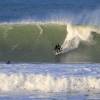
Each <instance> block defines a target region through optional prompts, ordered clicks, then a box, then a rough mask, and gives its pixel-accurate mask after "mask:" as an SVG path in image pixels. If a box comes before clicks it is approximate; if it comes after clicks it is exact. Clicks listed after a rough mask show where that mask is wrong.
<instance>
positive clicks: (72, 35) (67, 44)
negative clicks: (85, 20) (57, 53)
mask: <svg viewBox="0 0 100 100" xmlns="http://www.w3.org/2000/svg"><path fill="white" fill-rule="evenodd" d="M66 31H67V35H66V38H65V40H64V43H63V44H62V49H63V51H62V52H68V51H70V50H73V49H76V48H78V47H79V44H80V42H85V43H86V44H94V39H93V32H94V33H97V34H100V30H99V29H98V28H96V27H93V26H92V27H90V26H85V25H84V26H80V25H71V24H67V26H66Z"/></svg>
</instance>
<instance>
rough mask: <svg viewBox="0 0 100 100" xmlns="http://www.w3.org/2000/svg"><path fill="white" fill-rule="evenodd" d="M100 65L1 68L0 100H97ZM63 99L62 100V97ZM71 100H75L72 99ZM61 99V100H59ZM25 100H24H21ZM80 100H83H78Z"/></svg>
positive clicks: (4, 66) (21, 65)
mask: <svg viewBox="0 0 100 100" xmlns="http://www.w3.org/2000/svg"><path fill="white" fill-rule="evenodd" d="M99 73H100V65H99V64H96V63H95V64H10V65H7V64H3V63H2V64H0V99H2V98H10V99H12V98H13V96H14V97H15V98H16V99H15V100H17V99H18V98H20V99H21V98H23V99H24V97H27V98H26V99H29V100H30V99H32V100H37V99H46V100H52V99H53V98H54V99H56V100H62V99H63V100H66V97H68V98H69V100H74V98H76V99H77V98H80V97H82V99H81V100H83V99H84V98H85V99H86V98H93V97H94V96H95V97H96V98H98V93H100V86H99V84H100V75H99ZM60 95H63V96H60ZM70 97H72V98H70ZM59 98H60V99H59ZM21 100H22V99H21ZM78 100H80V99H78Z"/></svg>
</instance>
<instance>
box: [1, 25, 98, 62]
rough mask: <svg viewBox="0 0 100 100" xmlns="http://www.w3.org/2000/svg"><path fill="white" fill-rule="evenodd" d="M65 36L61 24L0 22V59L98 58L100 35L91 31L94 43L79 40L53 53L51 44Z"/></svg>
mask: <svg viewBox="0 0 100 100" xmlns="http://www.w3.org/2000/svg"><path fill="white" fill-rule="evenodd" d="M41 29H42V33H41ZM65 37H66V26H65V25H59V24H44V25H43V24H41V25H40V26H39V27H38V25H36V24H13V25H10V24H8V25H0V61H7V60H11V61H13V62H47V63H49V62H51V63H54V62H58V63H60V62H61V63H67V62H100V53H99V51H100V35H97V34H94V40H95V45H86V44H83V43H81V44H80V46H79V48H78V49H76V50H73V51H70V52H68V53H65V54H62V55H59V56H55V55H54V51H53V49H54V46H55V45H56V44H57V43H60V44H62V43H63V41H64V39H65Z"/></svg>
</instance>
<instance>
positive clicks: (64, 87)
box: [0, 73, 100, 93]
mask: <svg viewBox="0 0 100 100" xmlns="http://www.w3.org/2000/svg"><path fill="white" fill-rule="evenodd" d="M99 84H100V77H93V76H88V77H86V76H81V77H79V76H68V77H64V76H62V77H54V76H52V75H42V74H37V75H36V74H9V75H7V74H5V73H0V92H1V93H8V92H12V93H13V92H18V91H19V92H20V91H22V92H36V91H37V92H45V93H48V92H52V93H55V92H89V91H91V92H95V91H99V92H100V86H99Z"/></svg>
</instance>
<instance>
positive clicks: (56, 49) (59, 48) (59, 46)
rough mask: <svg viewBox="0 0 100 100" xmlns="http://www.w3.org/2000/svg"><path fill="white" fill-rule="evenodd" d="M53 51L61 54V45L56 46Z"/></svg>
mask: <svg viewBox="0 0 100 100" xmlns="http://www.w3.org/2000/svg"><path fill="white" fill-rule="evenodd" d="M54 50H55V51H56V52H57V53H59V52H61V51H62V48H61V45H60V44H59V43H58V44H56V45H55V48H54Z"/></svg>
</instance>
